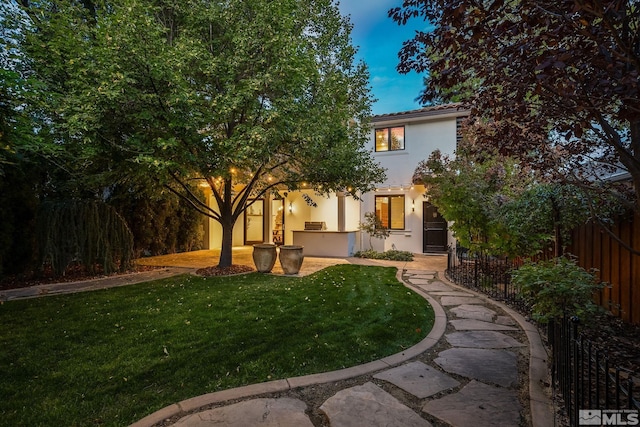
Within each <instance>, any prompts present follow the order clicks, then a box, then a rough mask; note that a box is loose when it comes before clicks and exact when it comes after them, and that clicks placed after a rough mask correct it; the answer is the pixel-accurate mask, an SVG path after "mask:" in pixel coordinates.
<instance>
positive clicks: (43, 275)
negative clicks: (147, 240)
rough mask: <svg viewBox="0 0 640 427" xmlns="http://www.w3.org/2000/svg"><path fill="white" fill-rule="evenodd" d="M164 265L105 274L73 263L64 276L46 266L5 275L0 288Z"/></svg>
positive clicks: (141, 266)
mask: <svg viewBox="0 0 640 427" xmlns="http://www.w3.org/2000/svg"><path fill="white" fill-rule="evenodd" d="M160 268H162V267H155V266H146V265H137V266H134V267H133V268H131V269H128V270H125V271H122V272H115V273H111V274H104V272H103V271H102V269H101V268H99V267H98V268H96V269H95V271H94V272H89V271H87V269H86V268H85V267H84V266H82V265H71V266H69V268H67V269H66V271H65V272H64V274H63V275H62V276H56V275H54V274H53V271H52V270H51V268H45V269H44V270H42V271H36V270H34V271H29V272H27V273H23V274H16V275H10V276H5V277H3V278H2V279H0V290H7V289H19V288H28V287H30V286H36V285H46V284H50V283H69V282H80V281H83V280H90V279H100V278H104V277H113V276H121V275H125V274H132V273H140V272H143V271H152V270H157V269H160Z"/></svg>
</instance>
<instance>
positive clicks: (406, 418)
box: [292, 382, 431, 427]
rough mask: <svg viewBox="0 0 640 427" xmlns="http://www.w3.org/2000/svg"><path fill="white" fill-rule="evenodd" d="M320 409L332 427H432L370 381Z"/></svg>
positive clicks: (347, 390)
mask: <svg viewBox="0 0 640 427" xmlns="http://www.w3.org/2000/svg"><path fill="white" fill-rule="evenodd" d="M320 410H321V411H322V412H324V413H325V415H326V416H327V417H328V418H329V424H330V425H331V427H362V426H367V427H378V426H379V427H393V426H397V427H401V426H412V427H430V426H431V423H430V422H429V421H427V420H425V419H424V418H422V417H420V415H418V414H416V413H415V412H414V411H413V410H411V409H410V408H409V407H407V406H405V405H403V404H402V403H400V401H398V399H396V398H395V397H393V396H392V395H390V394H389V393H387V392H386V391H384V390H382V389H381V388H380V387H378V386H377V385H375V384H373V383H371V382H368V383H365V384H363V385H360V386H356V387H351V388H347V389H344V390H341V391H339V392H338V393H336V394H335V395H333V396H332V397H330V398H329V399H327V401H325V402H324V403H323V404H322V406H321V407H320ZM292 426H293V424H292Z"/></svg>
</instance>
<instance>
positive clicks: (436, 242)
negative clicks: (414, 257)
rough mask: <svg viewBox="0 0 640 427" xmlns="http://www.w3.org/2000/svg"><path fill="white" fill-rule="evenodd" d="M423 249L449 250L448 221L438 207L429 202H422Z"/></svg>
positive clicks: (431, 250)
mask: <svg viewBox="0 0 640 427" xmlns="http://www.w3.org/2000/svg"><path fill="white" fill-rule="evenodd" d="M422 230H423V232H422V234H423V235H422V250H423V252H445V251H446V250H447V234H448V230H447V221H446V220H445V219H444V218H443V217H442V215H440V213H439V212H438V208H436V207H435V206H433V205H432V204H431V203H429V202H423V203H422Z"/></svg>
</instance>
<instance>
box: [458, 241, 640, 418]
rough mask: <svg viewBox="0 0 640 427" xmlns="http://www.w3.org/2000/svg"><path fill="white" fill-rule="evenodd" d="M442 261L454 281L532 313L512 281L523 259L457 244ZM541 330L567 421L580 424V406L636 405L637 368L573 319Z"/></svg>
mask: <svg viewBox="0 0 640 427" xmlns="http://www.w3.org/2000/svg"><path fill="white" fill-rule="evenodd" d="M447 261H448V262H447V271H446V274H447V277H448V278H449V279H450V280H451V281H453V282H454V283H456V284H458V285H461V286H465V287H467V288H470V289H474V290H477V291H479V292H482V293H484V294H486V295H488V296H490V297H491V298H493V299H495V300H499V301H504V302H505V303H507V304H509V305H510V306H512V307H514V308H515V309H517V310H518V311H519V312H521V313H522V314H524V315H526V316H528V315H530V314H531V313H530V307H529V306H528V305H527V304H526V302H525V301H524V299H523V298H522V296H521V295H519V294H518V289H517V288H516V287H515V286H514V285H512V283H511V272H512V271H513V270H514V269H517V268H519V267H520V266H521V265H522V264H523V262H522V260H520V259H509V258H507V257H497V256H492V255H489V254H486V253H472V252H470V251H469V250H467V249H465V248H460V247H458V248H452V249H450V250H449V253H448V260H447ZM541 332H543V335H544V333H546V335H547V336H546V339H547V343H548V344H549V346H550V348H551V353H552V363H551V376H552V384H553V387H554V388H555V389H556V390H557V391H558V392H559V393H560V394H561V396H562V399H563V400H564V407H565V409H566V413H567V418H568V420H569V423H570V425H571V426H577V425H579V415H580V413H579V411H580V410H592V409H597V410H633V411H636V410H640V384H639V383H640V381H638V380H637V379H636V380H635V382H634V375H635V376H636V378H637V375H638V374H637V373H634V372H631V371H629V370H627V369H624V368H620V367H615V366H610V364H609V358H608V355H607V351H606V349H602V348H598V347H597V346H596V345H595V344H594V343H593V342H591V341H590V340H588V339H586V338H585V337H584V336H582V335H581V334H580V332H579V324H578V322H576V321H575V320H571V319H564V320H563V321H562V322H551V323H549V325H548V328H546V330H544V329H543V330H541Z"/></svg>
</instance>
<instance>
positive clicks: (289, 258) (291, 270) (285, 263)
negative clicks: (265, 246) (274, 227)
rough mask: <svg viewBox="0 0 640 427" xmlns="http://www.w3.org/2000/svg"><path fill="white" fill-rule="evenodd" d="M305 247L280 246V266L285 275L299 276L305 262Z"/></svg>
mask: <svg viewBox="0 0 640 427" xmlns="http://www.w3.org/2000/svg"><path fill="white" fill-rule="evenodd" d="M303 247H304V246H298V245H282V246H280V265H281V266H282V270H283V271H284V274H298V272H299V271H300V267H302V261H303V260H304V255H303V253H302V248H303Z"/></svg>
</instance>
